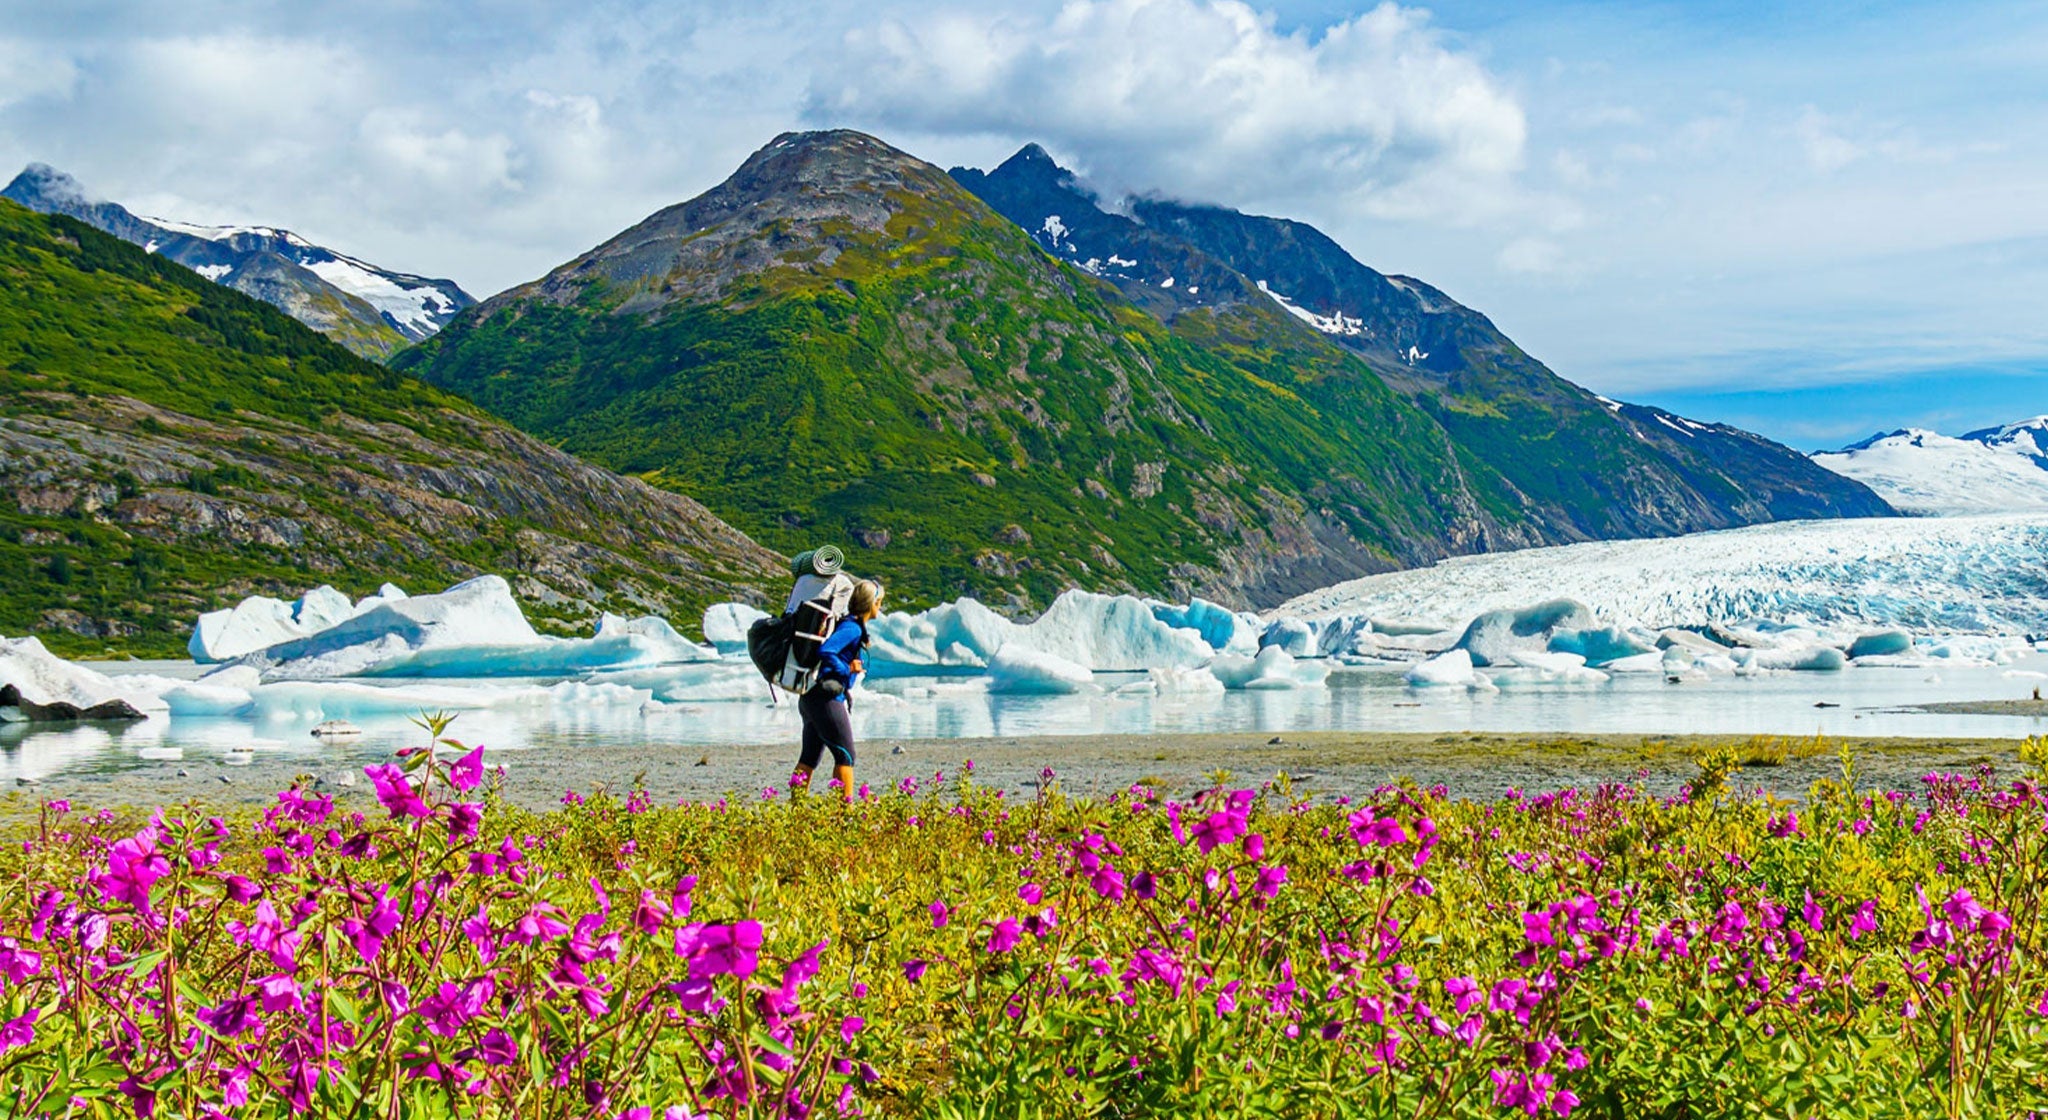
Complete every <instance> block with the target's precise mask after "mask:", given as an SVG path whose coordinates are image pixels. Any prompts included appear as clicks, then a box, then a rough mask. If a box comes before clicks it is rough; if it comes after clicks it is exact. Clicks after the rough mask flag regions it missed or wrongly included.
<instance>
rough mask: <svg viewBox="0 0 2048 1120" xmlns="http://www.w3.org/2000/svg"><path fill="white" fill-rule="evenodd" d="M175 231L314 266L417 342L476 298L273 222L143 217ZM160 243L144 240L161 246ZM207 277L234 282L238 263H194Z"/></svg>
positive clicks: (325, 279) (157, 247) (313, 270)
mask: <svg viewBox="0 0 2048 1120" xmlns="http://www.w3.org/2000/svg"><path fill="white" fill-rule="evenodd" d="M142 220H143V221H145V222H149V223H150V224H152V225H155V226H158V227H160V228H162V229H164V230H167V231H169V232H171V233H175V234H182V235H184V236H185V237H188V238H192V239H195V240H198V241H203V242H207V243H209V244H213V245H218V246H222V247H224V248H226V249H227V250H228V251H230V252H232V253H235V254H238V255H244V256H254V255H257V254H263V253H268V254H272V255H275V256H277V257H280V258H283V259H284V260H287V261H290V262H291V263H292V264H295V265H297V266H299V267H300V268H303V269H305V270H306V271H308V272H311V273H312V274H313V275H314V276H317V277H319V278H320V280H321V281H323V282H325V283H327V284H330V285H332V286H333V287H334V288H336V289H338V290H340V291H342V292H345V293H347V294H348V295H351V296H354V297H356V298H357V299H360V300H362V301H363V302H365V303H367V304H369V305H370V306H371V307H372V308H374V309H375V310H376V312H377V314H378V315H379V316H380V317H382V318H383V319H384V321H385V322H386V323H388V324H389V325H390V326H391V327H392V328H393V329H395V330H396V331H398V333H399V334H401V335H403V336H405V339H406V341H408V342H418V341H420V340H421V339H424V338H428V337H430V336H432V335H433V334H434V332H436V331H438V330H440V329H441V327H442V326H443V325H445V324H446V323H447V322H448V320H450V319H453V318H454V317H455V315H456V313H457V312H459V311H461V310H462V309H463V308H465V307H468V306H469V305H471V304H473V303H475V302H476V300H474V299H472V298H471V297H470V295H469V293H467V292H465V291H463V290H462V289H461V288H460V287H459V286H457V285H456V283H455V282H454V281H452V280H431V279H428V278H426V277H424V276H413V275H410V274H408V273H402V272H392V271H390V270H389V269H383V268H378V267H377V266H376V265H373V264H370V263H368V262H366V261H361V260H358V259H356V258H355V257H351V256H346V255H344V254H341V253H337V252H335V251H333V250H332V249H327V248H323V247H322V246H319V245H315V244H314V243H312V242H311V241H308V240H306V239H305V238H303V237H300V236H299V235H298V234H296V233H293V232H292V231H290V230H288V229H277V228H275V227H272V226H203V225H195V224H193V223H191V222H181V221H177V220H175V219H172V218H154V217H152V218H144V219H142ZM162 247H163V246H162V243H154V242H153V243H150V244H145V245H144V246H143V248H145V249H148V250H149V251H151V252H157V251H159V250H160V249H161V248H162ZM194 267H196V268H197V269H198V271H199V272H200V274H201V275H204V276H206V277H207V278H208V279H209V280H215V281H220V282H223V283H227V282H230V281H229V278H230V277H232V276H233V274H234V272H235V271H237V270H238V267H239V266H236V265H233V264H229V265H228V266H227V269H226V271H221V269H222V265H221V264H218V263H214V264H204V265H197V266H194Z"/></svg>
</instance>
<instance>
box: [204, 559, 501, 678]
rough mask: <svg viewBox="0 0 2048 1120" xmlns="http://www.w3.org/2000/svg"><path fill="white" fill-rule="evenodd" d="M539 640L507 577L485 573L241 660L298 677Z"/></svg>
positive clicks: (382, 605)
mask: <svg viewBox="0 0 2048 1120" xmlns="http://www.w3.org/2000/svg"><path fill="white" fill-rule="evenodd" d="M540 644H541V636H540V635H539V634H537V633H535V632H534V629H533V627H532V626H531V625H530V624H528V622H527V621H526V615H525V614H524V613H522V612H521V611H520V609H519V603H518V601H517V600H515V599H513V598H512V587H511V585H510V584H508V583H506V582H505V580H504V578H503V577H502V576H478V577H476V578H475V579H470V580H464V581H463V582H461V583H458V584H456V585H455V586H453V587H451V588H449V589H448V590H446V591H443V592H441V593H440V594H438V595H416V596H411V597H408V598H404V599H398V600H391V601H386V602H382V603H379V604H378V605H377V606H374V607H372V608H370V609H369V610H366V611H364V612H362V613H361V614H358V615H355V616H353V617H351V618H349V619H348V620H347V621H345V622H342V623H339V624H338V625H335V626H330V627H328V628H327V629H325V630H322V631H321V632H319V633H318V634H312V635H309V636H307V637H303V638H298V639H294V640H291V641H286V642H280V643H277V644H274V645H271V646H268V647H266V648H264V649H261V650H258V651H255V652H253V653H248V654H244V655H243V656H242V657H241V658H239V659H238V660H239V661H240V662H241V663H243V664H247V665H254V666H256V667H257V668H262V669H273V670H275V671H276V672H278V673H279V674H281V675H287V676H293V677H305V678H318V677H350V676H359V675H361V674H364V673H367V672H371V671H373V670H375V669H377V668H379V667H380V666H383V665H386V664H389V663H392V662H395V661H397V660H399V659H400V658H403V657H406V656H408V655H410V654H416V653H418V652H420V651H422V650H429V649H437V648H443V647H451V646H455V647H464V646H466V647H488V646H501V647H502V646H537V645H540Z"/></svg>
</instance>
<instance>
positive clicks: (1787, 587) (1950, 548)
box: [1271, 514, 2048, 645]
mask: <svg viewBox="0 0 2048 1120" xmlns="http://www.w3.org/2000/svg"><path fill="white" fill-rule="evenodd" d="M1558 598H1569V599H1575V600H1578V601H1580V602H1583V603H1586V604H1588V605H1589V606H1590V607H1591V608H1592V609H1593V611H1594V613H1595V615H1596V616H1597V617H1598V618H1599V619H1600V620H1601V622H1602V623H1604V624H1609V625H1622V626H1625V627H1628V628H1631V629H1633V628H1638V627H1640V628H1646V629H1649V630H1652V631H1657V630H1664V629H1667V628H1704V627H1708V626H1714V625H1721V626H1726V625H1730V624H1737V623H1742V622H1745V621H1750V620H1778V621H1797V622H1801V623H1803V624H1804V625H1807V626H1821V627H1827V628H1831V629H1835V630H1842V631H1854V632H1856V633H1865V632H1870V631H1878V630H1895V629H1896V630H1909V631H1913V632H1915V633H1919V634H1981V635H1995V636H2002V637H2021V636H2027V635H2034V636H2042V635H2048V514H2009V515H1995V516H1977V517H1951V518H1869V519H1858V520H1840V521H1787V522H1778V523H1775V524H1768V525H1754V526H1750V527H1748V528H1742V529H1726V530H1721V531H1717V532H1710V533H1695V534H1692V535H1689V536H1683V537H1667V538H1658V539H1651V540H1624V541H1593V542H1587V543H1582V544H1571V545H1560V546H1555V547H1550V548H1532V549H1526V550H1523V551H1520V552H1500V553H1488V554H1482V555H1476V556H1461V557H1454V558H1452V559H1449V560H1444V561H1441V562H1439V563H1437V564H1436V565H1434V566H1432V567H1428V568H1416V569H1411V570H1408V571H1401V572H1388V573H1385V574H1382V575H1375V576H1366V577H1364V578H1362V579H1356V580H1350V581H1348V582H1345V583H1340V584H1337V585H1335V586H1333V587H1327V588H1324V589H1322V590H1319V591H1312V592H1309V593H1308V594H1306V595H1302V596H1299V597H1297V598H1295V599H1293V600H1291V601H1289V602H1287V603H1286V604H1284V605H1282V606H1281V607H1279V608H1277V609H1276V610H1274V611H1273V612H1271V613H1272V614H1273V615H1275V616H1292V617H1297V618H1301V619H1304V620H1306V621H1307V622H1309V623H1310V624H1312V625H1316V626H1321V627H1330V626H1333V625H1336V624H1337V622H1338V620H1341V619H1373V618H1389V617H1390V618H1454V619H1473V618H1477V617H1479V616H1480V615H1482V614H1485V613H1487V612H1488V611H1495V610H1518V609H1522V608H1526V607H1527V606H1529V605H1530V604H1534V603H1542V602H1545V601H1548V600H1553V599H1558ZM1758 633H1759V634H1761V633H1762V632H1761V631H1758ZM1722 644H1724V645H1725V644H1727V643H1722ZM1771 644H1779V643H1777V642H1772V643H1771Z"/></svg>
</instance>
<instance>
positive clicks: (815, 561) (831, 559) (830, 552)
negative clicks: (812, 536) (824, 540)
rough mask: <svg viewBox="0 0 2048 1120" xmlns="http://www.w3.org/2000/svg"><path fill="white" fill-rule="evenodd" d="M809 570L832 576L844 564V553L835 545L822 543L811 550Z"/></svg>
mask: <svg viewBox="0 0 2048 1120" xmlns="http://www.w3.org/2000/svg"><path fill="white" fill-rule="evenodd" d="M810 558H811V570H812V571H814V572H816V573H818V574H819V575H821V576H834V575H838V574H839V570H840V569H841V568H844V567H845V566H846V554H845V553H843V552H841V551H839V548H838V546H836V545H829V544H828V545H824V546H822V547H819V548H816V549H813V550H811V552H810Z"/></svg>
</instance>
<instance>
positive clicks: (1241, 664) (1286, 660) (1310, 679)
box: [1209, 646, 1330, 692]
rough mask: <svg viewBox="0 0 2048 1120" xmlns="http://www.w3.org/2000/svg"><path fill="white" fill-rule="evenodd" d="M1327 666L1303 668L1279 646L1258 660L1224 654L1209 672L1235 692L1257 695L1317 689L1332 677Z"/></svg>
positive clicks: (1269, 650)
mask: <svg viewBox="0 0 2048 1120" xmlns="http://www.w3.org/2000/svg"><path fill="white" fill-rule="evenodd" d="M1329 672H1330V670H1329V666H1327V665H1314V666H1310V665H1303V664H1301V663H1300V662H1298V661H1296V660H1295V659H1294V655H1292V654H1290V653H1288V652H1287V651H1286V650H1284V649H1281V648H1280V647H1279V646H1267V647H1266V648H1265V649H1262V650H1260V651H1259V654H1258V656H1257V657H1239V656H1237V655H1235V654H1223V655H1221V656H1219V657H1217V658H1216V660H1214V661H1211V662H1210V663H1209V673H1210V675H1211V676H1213V677H1215V678H1216V679H1217V680H1218V681H1220V682H1222V684H1223V687H1224V688H1226V689H1230V690H1232V691H1235V690H1238V689H1246V690H1250V691H1253V692H1261V691H1281V690H1286V689H1295V688H1313V687H1315V686H1318V685H1320V684H1322V683H1323V679H1324V678H1325V677H1327V676H1328V675H1329Z"/></svg>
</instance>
